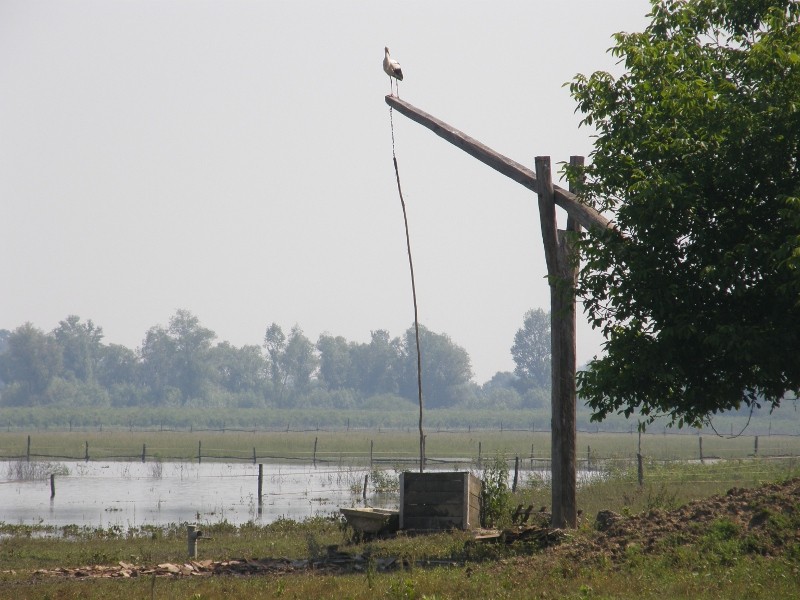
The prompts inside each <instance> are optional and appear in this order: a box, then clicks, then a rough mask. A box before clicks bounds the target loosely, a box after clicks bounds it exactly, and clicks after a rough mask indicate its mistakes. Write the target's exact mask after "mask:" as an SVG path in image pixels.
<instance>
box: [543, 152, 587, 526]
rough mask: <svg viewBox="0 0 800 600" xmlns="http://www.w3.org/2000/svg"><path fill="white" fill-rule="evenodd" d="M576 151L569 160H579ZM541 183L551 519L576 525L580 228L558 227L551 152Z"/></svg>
mask: <svg viewBox="0 0 800 600" xmlns="http://www.w3.org/2000/svg"><path fill="white" fill-rule="evenodd" d="M581 161H582V159H581V158H579V157H573V158H572V159H571V161H570V162H571V164H580V163H581ZM536 179H537V181H538V184H539V185H538V188H539V217H540V223H541V230H542V242H543V244H544V250H545V261H546V263H547V274H548V282H549V284H550V346H551V355H552V375H551V405H552V424H551V431H552V437H551V455H552V459H553V467H552V510H553V513H552V525H553V527H559V528H563V527H577V524H578V511H577V503H576V494H577V468H576V447H575V442H576V412H575V411H576V393H575V371H576V364H575V329H576V321H575V283H576V279H577V276H578V261H577V260H576V259H575V257H574V256H573V255H574V252H573V249H572V245H573V239H572V237H571V236H572V235H575V234H577V233H579V231H580V225H579V224H578V223H577V222H576V221H575V220H572V219H570V220H568V221H567V229H568V231H561V230H559V229H558V227H557V223H556V212H555V203H554V201H553V181H552V173H551V171H550V157H547V156H537V157H536Z"/></svg>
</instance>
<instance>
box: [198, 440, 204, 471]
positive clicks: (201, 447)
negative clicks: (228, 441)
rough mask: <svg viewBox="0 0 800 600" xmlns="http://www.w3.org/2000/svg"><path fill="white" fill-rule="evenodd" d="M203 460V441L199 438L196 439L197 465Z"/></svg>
mask: <svg viewBox="0 0 800 600" xmlns="http://www.w3.org/2000/svg"><path fill="white" fill-rule="evenodd" d="M201 462H203V442H202V441H201V440H198V441H197V464H198V465H199V464H200V463H201Z"/></svg>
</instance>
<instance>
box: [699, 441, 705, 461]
mask: <svg viewBox="0 0 800 600" xmlns="http://www.w3.org/2000/svg"><path fill="white" fill-rule="evenodd" d="M697 439H698V440H699V442H700V462H701V463H705V461H704V460H703V436H700V437H698V438H697Z"/></svg>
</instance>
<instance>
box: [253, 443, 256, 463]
mask: <svg viewBox="0 0 800 600" xmlns="http://www.w3.org/2000/svg"><path fill="white" fill-rule="evenodd" d="M253 464H256V447H255V446H253Z"/></svg>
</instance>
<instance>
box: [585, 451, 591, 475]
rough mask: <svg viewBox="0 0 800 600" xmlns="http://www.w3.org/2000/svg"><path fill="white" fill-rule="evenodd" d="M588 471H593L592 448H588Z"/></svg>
mask: <svg viewBox="0 0 800 600" xmlns="http://www.w3.org/2000/svg"><path fill="white" fill-rule="evenodd" d="M586 470H587V471H591V470H592V447H591V446H586Z"/></svg>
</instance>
